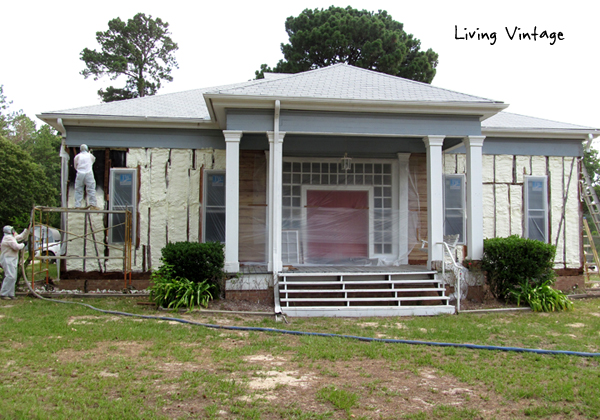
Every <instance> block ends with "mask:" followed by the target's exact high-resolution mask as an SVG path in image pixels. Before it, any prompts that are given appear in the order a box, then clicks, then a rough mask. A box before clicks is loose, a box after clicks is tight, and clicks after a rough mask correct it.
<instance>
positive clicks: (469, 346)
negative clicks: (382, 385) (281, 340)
mask: <svg viewBox="0 0 600 420" xmlns="http://www.w3.org/2000/svg"><path fill="white" fill-rule="evenodd" d="M25 284H27V286H28V287H29V290H30V291H31V292H32V293H33V295H34V296H36V297H37V298H39V299H43V300H47V301H51V302H58V303H67V304H75V305H81V306H85V307H87V308H90V309H92V310H94V311H98V312H102V313H105V314H112V315H122V316H130V317H136V318H144V319H160V320H164V321H175V322H180V323H182V324H191V325H198V326H200V327H206V328H215V329H221V330H233V331H258V332H269V333H278V334H289V335H303V336H313V337H337V338H345V339H352V340H359V341H366V342H378V343H390V344H415V345H426V346H438V347H458V348H464V349H474V350H498V351H513V352H518V353H536V354H562V355H565V356H580V357H599V356H600V353H586V352H579V351H566V350H541V349H528V348H521V347H502V346H482V345H478V344H458V343H440V342H435V341H418V340H398V339H391V338H371V337H360V336H356V335H343V334H328V333H315V332H304V331H291V330H280V329H277V328H262V327H235V326H224V325H214V324H203V323H201V322H195V321H189V320H187V319H182V318H172V317H168V316H156V315H140V314H131V313H128V312H121V311H110V310H106V309H99V308H96V307H94V306H92V305H88V304H86V303H80V302H68V301H64V300H56V299H50V298H45V297H43V296H41V295H39V294H38V293H36V292H35V291H34V290H33V289H31V287H30V286H29V283H28V282H27V281H26V282H25Z"/></svg>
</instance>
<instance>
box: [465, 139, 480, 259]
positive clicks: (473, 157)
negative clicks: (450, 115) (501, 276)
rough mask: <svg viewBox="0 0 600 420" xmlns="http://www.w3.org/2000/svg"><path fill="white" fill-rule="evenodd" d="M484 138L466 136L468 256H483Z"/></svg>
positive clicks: (473, 257) (477, 257) (476, 257)
mask: <svg viewBox="0 0 600 420" xmlns="http://www.w3.org/2000/svg"><path fill="white" fill-rule="evenodd" d="M483 139H485V136H468V137H465V140H464V143H465V148H466V149H467V168H466V169H467V257H468V258H470V259H472V260H481V257H483V185H482V174H483V164H482V161H483V158H482V154H483V153H482V150H483Z"/></svg>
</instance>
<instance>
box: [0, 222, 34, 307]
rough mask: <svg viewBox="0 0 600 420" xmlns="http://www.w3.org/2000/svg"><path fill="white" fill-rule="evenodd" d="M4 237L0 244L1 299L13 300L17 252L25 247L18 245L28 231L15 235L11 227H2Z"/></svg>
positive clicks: (17, 260) (17, 259) (17, 261)
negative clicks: (2, 275) (2, 274)
mask: <svg viewBox="0 0 600 420" xmlns="http://www.w3.org/2000/svg"><path fill="white" fill-rule="evenodd" d="M3 231H4V237H3V238H2V243H0V265H1V266H2V268H3V269H4V281H3V282H2V289H0V298H1V299H5V300H8V299H14V298H15V283H16V282H17V264H18V263H19V251H20V250H22V249H23V247H24V246H25V245H23V244H20V243H19V242H22V241H24V240H25V238H27V235H29V230H28V229H25V230H24V231H23V232H21V234H20V235H17V233H16V232H15V230H14V228H13V227H12V226H4V229H3Z"/></svg>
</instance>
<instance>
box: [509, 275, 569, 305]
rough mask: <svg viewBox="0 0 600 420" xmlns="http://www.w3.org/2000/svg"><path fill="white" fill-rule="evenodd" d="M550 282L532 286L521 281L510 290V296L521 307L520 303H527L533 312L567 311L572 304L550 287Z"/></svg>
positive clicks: (563, 295) (525, 281) (562, 294)
mask: <svg viewBox="0 0 600 420" xmlns="http://www.w3.org/2000/svg"><path fill="white" fill-rule="evenodd" d="M549 283H550V281H549V280H546V281H545V282H543V283H542V284H538V285H536V286H533V285H532V284H531V282H530V281H529V280H524V281H522V282H521V283H520V284H519V285H518V286H517V287H515V288H513V289H511V291H510V296H511V297H512V298H514V299H515V300H516V301H517V305H518V306H521V301H523V302H525V303H527V304H528V305H529V306H530V307H531V310H533V311H534V312H554V311H568V310H569V309H572V308H573V303H572V302H571V301H570V300H569V298H568V297H567V296H566V295H565V294H564V293H563V292H561V291H560V290H555V289H553V288H552V287H550V284H549Z"/></svg>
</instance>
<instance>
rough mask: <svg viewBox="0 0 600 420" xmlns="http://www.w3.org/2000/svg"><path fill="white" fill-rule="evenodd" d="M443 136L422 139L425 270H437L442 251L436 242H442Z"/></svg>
mask: <svg viewBox="0 0 600 420" xmlns="http://www.w3.org/2000/svg"><path fill="white" fill-rule="evenodd" d="M444 137H445V136H427V137H425V138H423V142H424V143H425V148H426V149H427V242H428V244H427V268H428V269H430V270H431V269H438V268H439V267H440V264H441V263H442V261H443V260H444V251H443V249H442V247H441V246H440V245H436V244H437V243H438V242H442V241H443V240H444V182H443V165H442V145H443V144H444Z"/></svg>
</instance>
